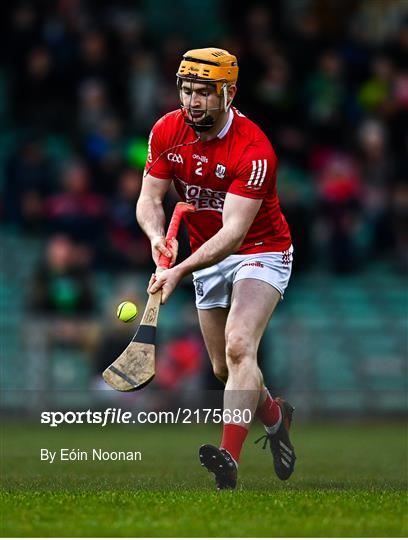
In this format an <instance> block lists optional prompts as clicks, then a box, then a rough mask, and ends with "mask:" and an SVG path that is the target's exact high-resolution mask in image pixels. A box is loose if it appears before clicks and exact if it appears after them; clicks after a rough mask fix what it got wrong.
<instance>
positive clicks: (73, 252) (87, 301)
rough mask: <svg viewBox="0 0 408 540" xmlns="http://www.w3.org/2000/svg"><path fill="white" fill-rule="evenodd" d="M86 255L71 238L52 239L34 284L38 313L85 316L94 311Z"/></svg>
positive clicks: (35, 307) (35, 306)
mask: <svg viewBox="0 0 408 540" xmlns="http://www.w3.org/2000/svg"><path fill="white" fill-rule="evenodd" d="M83 255H84V254H83V250H82V249H81V250H79V249H78V246H76V245H75V244H74V243H73V242H72V241H71V240H70V239H69V238H68V237H66V236H62V235H57V236H53V237H51V238H50V240H49V242H48V244H47V248H46V255H45V260H44V262H43V263H41V265H40V267H39V268H38V269H37V272H36V274H35V277H34V282H33V285H32V287H31V290H32V297H31V307H32V309H33V310H34V311H35V312H36V313H37V314H41V315H55V316H70V317H81V316H89V315H91V314H92V313H93V312H94V310H95V298H94V293H93V290H92V286H91V276H90V273H89V269H88V267H87V261H86V260H84V256H83Z"/></svg>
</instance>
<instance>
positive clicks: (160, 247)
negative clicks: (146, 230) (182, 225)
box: [151, 236, 178, 268]
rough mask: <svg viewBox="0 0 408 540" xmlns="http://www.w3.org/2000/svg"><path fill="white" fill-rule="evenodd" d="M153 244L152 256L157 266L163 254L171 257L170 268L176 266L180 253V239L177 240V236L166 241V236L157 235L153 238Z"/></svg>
mask: <svg viewBox="0 0 408 540" xmlns="http://www.w3.org/2000/svg"><path fill="white" fill-rule="evenodd" d="M151 245H152V257H153V260H154V262H155V264H156V266H158V264H159V258H160V255H161V254H163V255H164V256H165V257H168V258H169V259H171V260H170V266H169V268H171V267H172V266H174V263H175V262H176V259H177V253H178V241H177V240H176V238H173V239H172V240H168V241H167V242H166V238H165V237H164V236H155V237H153V238H152V240H151Z"/></svg>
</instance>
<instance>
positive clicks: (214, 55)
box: [177, 47, 238, 94]
mask: <svg viewBox="0 0 408 540" xmlns="http://www.w3.org/2000/svg"><path fill="white" fill-rule="evenodd" d="M177 78H178V79H190V80H197V81H198V80H200V81H205V82H210V83H214V84H215V86H216V89H217V93H218V94H221V90H222V89H223V86H224V85H227V86H229V85H231V84H236V82H237V79H238V62H237V58H236V56H234V55H233V54H230V53H229V52H228V51H225V50H223V49H217V48H216V47H207V48H205V49H193V50H191V51H187V52H186V53H185V54H184V55H183V60H182V61H181V64H180V67H179V68H178V71H177Z"/></svg>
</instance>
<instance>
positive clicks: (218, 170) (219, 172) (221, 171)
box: [215, 163, 227, 180]
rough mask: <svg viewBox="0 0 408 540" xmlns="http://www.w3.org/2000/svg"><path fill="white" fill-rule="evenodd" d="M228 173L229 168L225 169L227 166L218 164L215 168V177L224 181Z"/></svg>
mask: <svg viewBox="0 0 408 540" xmlns="http://www.w3.org/2000/svg"><path fill="white" fill-rule="evenodd" d="M226 172H227V167H225V165H222V164H221V163H217V166H216V167H215V176H216V177H217V178H219V179H220V180H222V179H223V178H224V177H225V173H226Z"/></svg>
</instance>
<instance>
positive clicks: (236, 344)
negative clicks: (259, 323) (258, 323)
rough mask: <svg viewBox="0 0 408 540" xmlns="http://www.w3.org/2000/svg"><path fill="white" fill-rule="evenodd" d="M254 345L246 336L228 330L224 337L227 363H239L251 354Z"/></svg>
mask: <svg viewBox="0 0 408 540" xmlns="http://www.w3.org/2000/svg"><path fill="white" fill-rule="evenodd" d="M253 353H254V346H253V343H252V342H251V340H250V339H249V338H248V336H245V335H243V334H241V333H238V332H230V333H229V335H227V339H226V355H227V362H228V363H229V364H232V365H234V364H241V363H242V362H243V361H245V359H247V358H249V357H250V356H252V355H253Z"/></svg>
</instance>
